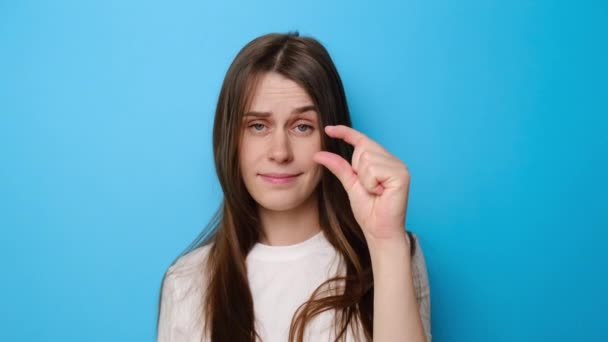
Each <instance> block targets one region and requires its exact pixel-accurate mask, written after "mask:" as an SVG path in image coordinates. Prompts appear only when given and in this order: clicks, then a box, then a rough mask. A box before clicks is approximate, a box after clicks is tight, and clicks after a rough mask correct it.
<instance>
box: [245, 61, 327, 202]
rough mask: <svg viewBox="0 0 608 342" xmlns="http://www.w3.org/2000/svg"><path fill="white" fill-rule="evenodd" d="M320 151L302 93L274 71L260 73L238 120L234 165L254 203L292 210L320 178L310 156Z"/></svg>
mask: <svg viewBox="0 0 608 342" xmlns="http://www.w3.org/2000/svg"><path fill="white" fill-rule="evenodd" d="M320 150H321V133H320V127H319V121H318V113H317V109H316V108H315V107H314V104H313V101H312V100H311V98H310V96H309V95H308V93H307V92H306V91H305V90H304V89H303V88H302V87H300V86H299V85H298V84H297V83H295V82H294V81H292V80H289V79H287V78H285V77H283V76H282V75H280V74H278V73H273V72H271V73H266V74H264V75H262V77H261V79H260V81H259V83H258V86H257V88H256V90H255V93H254V96H253V99H252V103H251V106H250V108H249V109H248V110H246V111H245V115H244V116H243V132H242V136H241V141H240V146H239V151H240V155H239V162H240V166H241V173H242V176H243V181H244V183H245V186H246V187H247V190H248V191H249V193H250V194H251V196H252V197H253V198H254V199H255V201H256V202H257V203H258V204H259V205H260V206H262V207H264V208H265V209H268V210H277V211H278V210H289V209H294V208H296V207H298V206H300V205H301V204H302V203H304V202H305V201H306V200H307V199H309V198H311V195H312V194H313V192H314V190H315V188H316V186H317V184H318V183H319V181H320V179H321V172H322V170H321V166H320V165H319V164H317V163H315V162H314V161H313V159H312V156H313V154H314V153H315V152H318V151H320Z"/></svg>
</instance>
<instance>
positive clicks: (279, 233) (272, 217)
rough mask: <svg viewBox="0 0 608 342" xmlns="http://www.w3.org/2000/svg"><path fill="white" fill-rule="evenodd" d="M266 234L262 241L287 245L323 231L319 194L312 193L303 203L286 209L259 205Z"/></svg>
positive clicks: (271, 244)
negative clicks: (274, 208)
mask: <svg viewBox="0 0 608 342" xmlns="http://www.w3.org/2000/svg"><path fill="white" fill-rule="evenodd" d="M259 214H260V220H261V223H262V229H263V231H264V234H263V235H264V236H262V237H261V239H260V242H261V243H263V244H265V245H269V246H287V245H293V244H296V243H300V242H303V241H306V240H308V239H309V238H311V237H313V236H314V235H315V234H317V233H318V232H320V231H321V227H320V226H319V210H318V207H317V196H316V195H314V194H313V195H312V196H310V198H309V199H308V200H307V201H306V202H304V203H302V205H300V206H298V207H296V208H294V209H291V210H285V211H273V210H268V209H266V208H263V207H259Z"/></svg>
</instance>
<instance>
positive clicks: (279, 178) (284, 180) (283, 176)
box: [259, 173, 301, 184]
mask: <svg viewBox="0 0 608 342" xmlns="http://www.w3.org/2000/svg"><path fill="white" fill-rule="evenodd" d="M300 175H301V173H298V174H289V173H260V174H259V176H260V177H262V179H263V180H264V181H265V182H268V183H270V184H289V183H292V182H294V181H295V180H296V179H297V178H298V177H299V176H300Z"/></svg>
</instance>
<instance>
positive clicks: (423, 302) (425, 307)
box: [412, 237, 432, 342]
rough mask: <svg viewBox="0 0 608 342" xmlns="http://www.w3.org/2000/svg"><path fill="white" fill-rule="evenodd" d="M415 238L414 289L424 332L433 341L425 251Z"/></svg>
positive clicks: (427, 338) (413, 258)
mask: <svg viewBox="0 0 608 342" xmlns="http://www.w3.org/2000/svg"><path fill="white" fill-rule="evenodd" d="M414 240H415V241H416V250H415V253H414V256H413V257H412V273H413V274H412V275H413V281H414V289H415V291H416V301H417V302H418V311H419V313H420V318H421V320H422V325H423V327H424V334H425V335H426V340H427V342H431V338H432V334H431V289H430V286H429V277H428V272H427V268H426V261H425V259H424V253H423V252H422V248H421V247H420V243H419V241H418V238H417V237H416V238H415V239H414Z"/></svg>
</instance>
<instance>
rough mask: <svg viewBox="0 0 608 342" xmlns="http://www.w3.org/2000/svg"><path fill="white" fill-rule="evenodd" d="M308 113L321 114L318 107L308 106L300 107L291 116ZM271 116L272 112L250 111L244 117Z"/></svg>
mask: <svg viewBox="0 0 608 342" xmlns="http://www.w3.org/2000/svg"><path fill="white" fill-rule="evenodd" d="M308 111H315V112H317V113H318V112H319V111H318V110H317V107H316V106H314V105H306V106H302V107H298V108H296V109H294V110H293V111H291V115H296V114H302V113H305V112H308ZM270 115H272V113H271V112H256V111H250V112H247V113H245V115H243V116H258V117H269V116H270Z"/></svg>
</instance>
